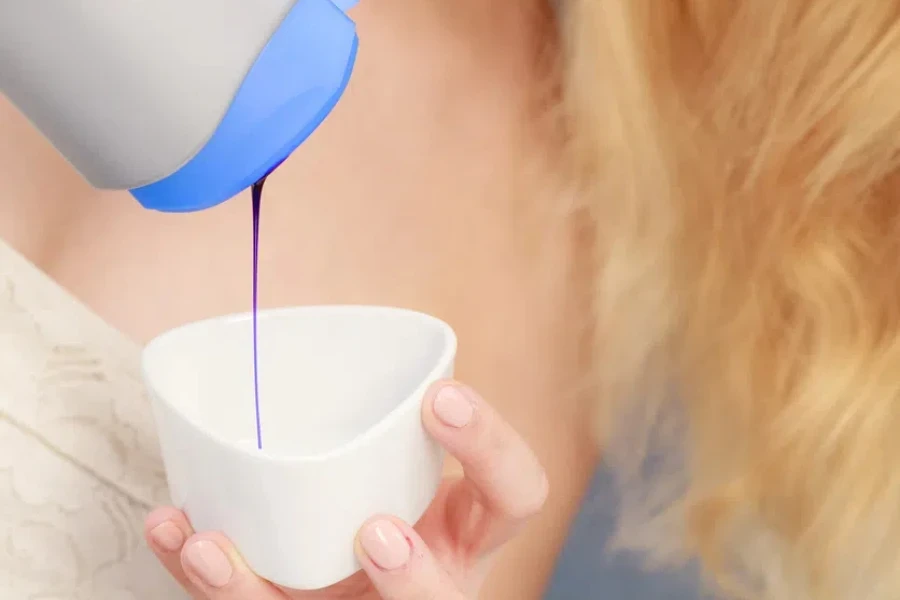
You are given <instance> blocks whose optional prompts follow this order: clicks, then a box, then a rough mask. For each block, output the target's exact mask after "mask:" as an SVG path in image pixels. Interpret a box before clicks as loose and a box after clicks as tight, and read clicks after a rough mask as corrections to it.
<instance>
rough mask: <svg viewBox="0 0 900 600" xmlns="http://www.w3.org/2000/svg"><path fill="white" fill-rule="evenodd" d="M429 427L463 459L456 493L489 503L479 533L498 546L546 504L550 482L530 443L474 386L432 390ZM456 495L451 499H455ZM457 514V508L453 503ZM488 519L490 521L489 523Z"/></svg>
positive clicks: (452, 384) (461, 497) (427, 411)
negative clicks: (460, 479) (461, 474)
mask: <svg viewBox="0 0 900 600" xmlns="http://www.w3.org/2000/svg"><path fill="white" fill-rule="evenodd" d="M423 421H424V423H425V427H426V428H427V429H428V431H429V432H430V433H431V435H433V436H434V437H435V438H436V439H437V440H438V441H439V442H440V443H441V445H443V446H444V448H446V450H447V451H448V452H449V453H450V454H451V455H452V456H453V457H454V458H456V459H457V460H458V461H459V462H460V464H462V467H463V470H464V472H465V480H464V481H463V482H462V483H461V484H460V485H459V486H456V488H455V489H453V490H451V492H450V493H451V494H452V495H453V496H454V497H455V499H459V500H460V501H462V502H468V504H473V502H474V503H477V502H478V501H479V500H480V501H481V502H482V503H483V505H484V506H483V509H482V510H481V511H478V510H477V508H478V507H474V506H473V507H472V509H471V510H470V511H468V512H475V513H484V509H486V510H487V513H488V514H487V515H484V514H479V515H477V518H478V519H479V520H480V521H481V523H480V525H479V527H477V528H475V529H477V530H478V531H479V535H480V536H481V537H483V538H484V543H485V544H486V545H487V546H488V547H486V548H481V550H482V551H487V550H490V549H492V548H493V547H494V546H496V545H497V544H500V543H503V542H505V541H507V540H508V539H509V538H510V537H511V536H513V535H515V533H516V532H517V531H518V529H519V527H520V526H521V525H522V524H523V523H524V522H525V521H526V520H527V519H529V518H530V517H532V516H534V515H535V514H536V513H538V512H539V511H540V509H541V508H542V507H543V505H544V502H545V501H546V499H547V493H548V482H547V477H546V474H545V472H544V469H543V467H542V466H541V464H540V462H539V461H538V459H537V457H536V456H535V454H534V452H532V450H531V448H530V447H529V446H528V444H527V443H526V442H525V440H523V439H522V438H521V437H520V436H519V435H518V433H516V432H515V430H514V429H513V428H512V427H511V426H510V425H509V424H508V423H506V422H505V421H504V420H503V419H502V418H501V417H500V416H499V414H497V412H496V411H494V410H493V409H492V408H491V407H490V405H488V404H487V403H486V402H485V401H484V400H483V399H482V398H481V397H480V396H479V395H478V394H477V393H475V392H474V391H473V390H472V389H471V388H469V387H467V386H463V385H461V384H458V383H455V382H449V381H448V382H441V383H438V384H436V385H435V386H433V387H432V388H431V390H430V391H429V393H428V395H427V397H426V400H425V403H424V408H423ZM453 500H454V498H449V499H448V501H449V502H451V503H452V501H453ZM447 510H448V511H449V512H450V513H452V512H453V511H454V510H455V507H453V506H448V507H447ZM485 520H486V521H487V522H486V523H485Z"/></svg>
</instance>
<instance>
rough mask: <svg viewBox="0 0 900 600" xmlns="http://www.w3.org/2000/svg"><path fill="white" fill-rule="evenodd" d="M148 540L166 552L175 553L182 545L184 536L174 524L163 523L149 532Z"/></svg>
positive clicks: (169, 522)
mask: <svg viewBox="0 0 900 600" xmlns="http://www.w3.org/2000/svg"><path fill="white" fill-rule="evenodd" d="M150 540H151V541H152V542H153V544H154V545H156V546H157V547H159V548H160V549H162V550H165V551H166V552H177V551H178V550H181V547H182V546H183V545H184V534H183V533H182V532H181V530H180V529H178V526H177V525H175V523H172V522H171V521H165V522H164V523H160V524H159V525H157V526H156V527H154V528H153V529H151V530H150Z"/></svg>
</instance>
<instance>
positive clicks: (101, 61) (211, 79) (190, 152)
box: [0, 0, 358, 212]
mask: <svg viewBox="0 0 900 600" xmlns="http://www.w3.org/2000/svg"><path fill="white" fill-rule="evenodd" d="M355 2H356V0H0V92H2V93H3V94H4V95H6V96H7V97H8V98H9V99H10V100H11V101H12V103H13V104H14V105H16V106H17V107H18V108H19V110H20V111H22V113H24V115H25V116H26V117H27V118H28V119H30V120H31V122H32V123H33V124H34V125H35V126H36V127H37V128H38V129H39V130H40V131H41V132H42V133H43V135H44V136H46V137H47V139H49V141H50V142H51V143H52V144H53V145H54V146H55V147H56V148H57V149H58V150H59V151H60V152H61V153H62V154H63V155H64V156H65V157H66V159H67V160H68V161H69V162H70V163H71V164H72V165H73V166H74V167H75V168H76V169H77V170H78V171H79V172H80V173H81V174H82V175H83V176H84V177H85V179H87V181H88V182H90V183H91V184H92V185H93V186H95V187H97V188H103V189H128V190H130V191H131V192H132V194H133V195H134V196H135V197H136V198H137V199H138V201H140V202H141V204H143V205H144V206H146V207H147V208H151V209H156V210H163V211H172V212H177V211H191V210H199V209H203V208H207V207H210V206H214V205H216V204H218V203H220V202H223V201H224V200H227V199H228V198H231V197H232V196H234V195H236V194H237V193H239V192H241V191H242V190H244V189H245V188H247V187H249V186H250V185H252V184H253V183H254V182H255V181H256V180H257V179H259V178H260V177H262V176H264V175H266V174H267V173H269V172H270V171H271V170H272V169H274V168H275V167H276V166H277V165H278V164H279V163H281V161H283V160H284V159H285V158H286V157H287V156H288V155H289V154H290V153H291V152H292V151H293V150H294V149H295V148H296V147H297V146H298V145H299V144H300V143H302V142H303V141H304V140H305V139H306V138H307V137H308V136H309V135H310V134H311V133H312V132H313V131H314V130H315V129H316V127H318V125H319V124H320V123H321V122H322V121H323V120H324V119H325V117H326V116H327V115H328V114H329V113H330V112H331V109H332V108H333V107H334V105H335V104H336V103H337V101H338V100H339V98H340V97H341V95H342V94H343V91H344V89H345V87H346V84H347V81H348V79H349V77H350V74H351V72H352V70H353V65H354V62H355V57H356V50H357V43H358V39H357V36H356V26H355V24H354V23H353V21H352V20H351V19H350V18H349V17H348V16H347V15H346V12H345V11H346V10H347V9H348V8H350V6H352V5H353V4H355Z"/></svg>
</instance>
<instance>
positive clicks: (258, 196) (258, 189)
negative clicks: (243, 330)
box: [252, 177, 266, 450]
mask: <svg viewBox="0 0 900 600" xmlns="http://www.w3.org/2000/svg"><path fill="white" fill-rule="evenodd" d="M265 182H266V178H265V177H263V178H262V179H260V180H259V181H257V182H256V183H254V184H253V189H252V195H253V397H254V404H255V406H256V447H257V448H258V449H259V450H262V426H261V425H260V420H259V360H258V357H259V352H258V345H257V341H256V312H257V301H256V298H257V287H258V283H259V205H260V203H261V201H262V191H263V184H265Z"/></svg>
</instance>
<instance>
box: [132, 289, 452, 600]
mask: <svg viewBox="0 0 900 600" xmlns="http://www.w3.org/2000/svg"><path fill="white" fill-rule="evenodd" d="M258 338H259V357H258V359H259V397H260V415H261V418H260V424H261V433H262V444H263V449H262V450H261V451H260V450H258V449H257V432H256V416H255V408H254V406H255V403H254V393H253V345H252V321H251V316H250V315H248V314H243V315H233V316H227V317H221V318H216V319H210V320H206V321H201V322H197V323H192V324H190V325H185V326H183V327H179V328H177V329H174V330H172V331H169V332H167V333H164V334H163V335H161V336H160V337H158V338H156V339H155V340H153V341H151V342H150V343H149V344H148V345H147V347H146V349H145V350H144V354H143V370H144V377H145V379H146V383H147V386H148V388H149V391H150V394H151V397H152V399H153V407H154V414H155V417H156V421H157V428H158V431H159V437H160V444H161V446H162V453H163V459H164V461H165V466H166V472H167V476H168V481H169V487H170V492H171V496H172V500H173V502H174V503H175V505H176V506H178V507H179V508H181V509H183V510H184V511H185V512H186V513H187V515H188V517H189V518H190V520H191V522H192V524H193V525H194V527H195V529H196V530H198V531H221V532H223V533H224V534H225V535H226V536H228V537H229V538H230V539H231V540H232V541H233V542H234V544H235V546H236V547H237V549H238V550H239V551H240V552H241V554H242V555H243V557H244V559H245V560H246V561H247V563H248V564H249V565H250V567H251V568H253V569H254V570H255V571H256V572H257V573H258V574H259V575H261V576H262V577H264V578H266V579H268V580H270V581H272V582H274V583H276V584H279V585H281V586H285V587H289V588H294V589H318V588H322V587H326V586H328V585H331V584H334V583H337V582H338V581H341V580H343V579H345V578H347V577H349V576H350V575H352V574H353V573H354V572H356V571H357V570H358V569H359V565H358V564H357V562H356V559H355V558H354V555H353V541H354V537H355V535H356V533H357V530H358V529H359V527H360V525H362V523H363V522H364V521H365V520H366V519H368V518H369V517H371V516H373V515H376V514H392V515H397V516H398V517H400V518H402V519H404V520H406V521H408V522H410V523H415V522H416V521H417V520H418V519H419V517H421V515H422V513H423V512H424V511H425V509H426V508H427V507H428V505H429V503H430V502H431V500H432V499H433V497H434V494H435V491H436V489H437V486H438V484H439V482H440V478H441V463H442V458H443V457H442V453H441V450H440V448H439V447H438V446H437V445H436V444H435V443H434V441H433V440H432V439H431V438H430V437H429V436H428V435H427V434H426V432H425V430H424V428H423V426H422V421H421V413H420V409H421V403H422V396H423V393H424V392H425V389H426V388H427V386H428V385H429V384H431V383H432V382H434V381H436V380H438V379H441V378H444V377H449V376H451V375H452V372H453V362H454V358H455V354H456V336H455V335H454V333H453V331H452V330H451V328H450V327H449V326H448V325H446V324H445V323H443V322H441V321H439V320H437V319H435V318H433V317H430V316H428V315H424V314H421V313H417V312H413V311H408V310H402V309H395V308H385V307H372V306H317V307H301V308H287V309H278V310H267V311H260V313H259V315H258Z"/></svg>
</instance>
